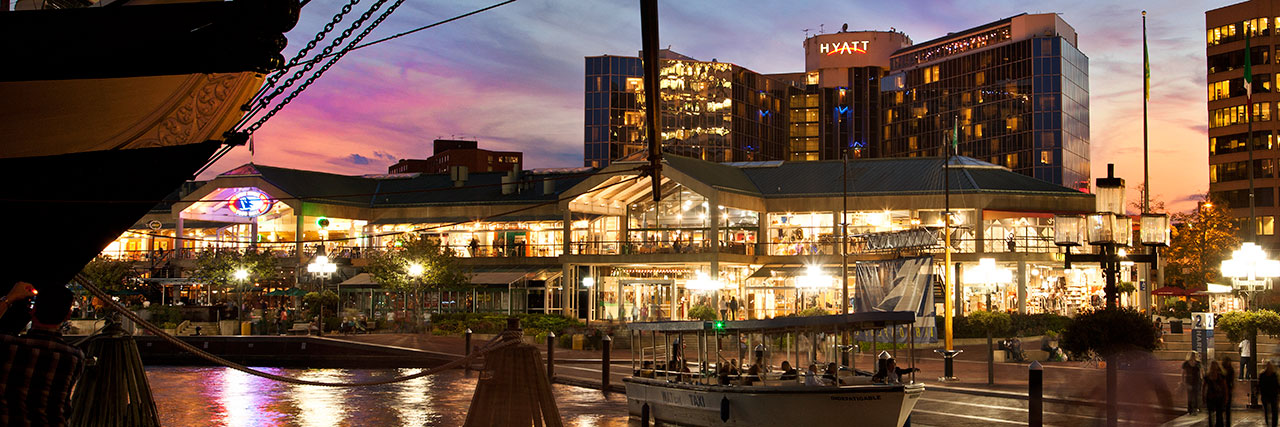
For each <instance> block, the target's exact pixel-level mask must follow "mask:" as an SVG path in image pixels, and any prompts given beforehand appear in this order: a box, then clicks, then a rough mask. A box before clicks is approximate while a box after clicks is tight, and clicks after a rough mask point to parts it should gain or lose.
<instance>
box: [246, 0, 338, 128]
mask: <svg viewBox="0 0 1280 427" xmlns="http://www.w3.org/2000/svg"><path fill="white" fill-rule="evenodd" d="M359 3H360V0H351V1H350V2H348V3H347V4H346V5H343V6H342V10H341V11H339V12H338V13H337V14H335V15H333V19H332V20H330V21H329V23H328V24H325V26H324V29H322V30H320V32H318V33H316V36H315V38H313V39H311V41H309V42H307V45H306V46H305V47H303V48H302V50H299V51H298V54H297V55H294V56H293V58H292V59H290V60H289V64H288V65H285V66H284V68H281V69H280V71H277V72H274V73H271V75H270V76H267V81H266V82H265V83H264V84H263V85H262V88H260V89H258V93H256V94H254V95H253V98H250V99H249V100H248V101H246V102H245V103H244V105H243V106H241V107H240V109H241V110H243V111H248V113H246V114H245V116H244V117H243V118H241V119H240V123H236V126H237V127H239V126H240V125H243V124H244V121H245V120H248V118H249V117H252V116H253V114H254V113H255V112H256V110H258V109H259V108H261V107H253V105H254V103H255V102H257V101H258V100H259V99H260V98H261V97H262V94H264V93H266V92H267V91H268V90H271V89H272V88H273V87H275V85H276V82H279V81H280V77H283V76H284V75H285V74H286V73H287V71H288V70H289V69H290V68H293V67H294V66H296V65H298V64H299V63H300V62H302V58H303V57H305V56H306V55H307V53H309V52H311V49H315V47H316V45H317V44H319V43H320V41H321V40H324V38H325V37H326V36H328V35H329V32H331V31H333V27H334V26H336V25H338V24H339V23H341V22H342V19H343V18H345V17H346V16H347V14H348V13H350V12H351V8H352V7H354V6H355V5H357V4H359ZM266 102H268V103H269V102H271V100H270V99H267V100H266ZM260 105H265V104H260ZM251 109H252V110H253V111H251Z"/></svg>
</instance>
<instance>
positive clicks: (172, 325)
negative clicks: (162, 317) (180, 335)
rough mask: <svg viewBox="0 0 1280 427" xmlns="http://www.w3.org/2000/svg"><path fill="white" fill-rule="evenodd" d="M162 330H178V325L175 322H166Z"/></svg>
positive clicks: (162, 325)
mask: <svg viewBox="0 0 1280 427" xmlns="http://www.w3.org/2000/svg"><path fill="white" fill-rule="evenodd" d="M160 328H161V329H178V324H177V323H173V322H164V324H161V325H160Z"/></svg>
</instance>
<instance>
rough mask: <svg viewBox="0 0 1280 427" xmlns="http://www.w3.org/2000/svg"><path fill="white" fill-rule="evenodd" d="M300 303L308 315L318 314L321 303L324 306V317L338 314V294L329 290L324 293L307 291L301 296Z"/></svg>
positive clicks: (314, 315)
mask: <svg viewBox="0 0 1280 427" xmlns="http://www.w3.org/2000/svg"><path fill="white" fill-rule="evenodd" d="M302 304H303V306H304V307H306V309H307V316H308V317H316V316H319V315H320V307H321V306H322V305H323V306H324V312H325V317H330V316H336V315H337V314H338V294H336V293H333V291H330V290H326V291H324V294H321V293H319V292H307V294H306V295H303V296H302Z"/></svg>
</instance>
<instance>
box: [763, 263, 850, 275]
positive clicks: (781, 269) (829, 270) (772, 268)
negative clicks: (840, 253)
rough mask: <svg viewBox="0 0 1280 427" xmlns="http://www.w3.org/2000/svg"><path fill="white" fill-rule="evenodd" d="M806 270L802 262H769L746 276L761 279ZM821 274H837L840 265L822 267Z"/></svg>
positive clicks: (804, 271) (807, 269)
mask: <svg viewBox="0 0 1280 427" xmlns="http://www.w3.org/2000/svg"><path fill="white" fill-rule="evenodd" d="M849 271H850V272H852V271H853V265H852V264H850V265H849ZM808 272H809V266H807V265H803V264H769V265H766V266H764V267H760V269H759V270H756V271H755V272H754V273H751V276H750V277H748V278H751V279H761V278H769V277H794V276H803V275H805V274H808ZM822 274H827V275H831V276H839V275H840V267H822Z"/></svg>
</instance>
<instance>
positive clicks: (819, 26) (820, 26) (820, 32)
mask: <svg viewBox="0 0 1280 427" xmlns="http://www.w3.org/2000/svg"><path fill="white" fill-rule="evenodd" d="M825 25H827V24H818V34H826V32H824V31H823V29H822V27H823V26H825Z"/></svg>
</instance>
